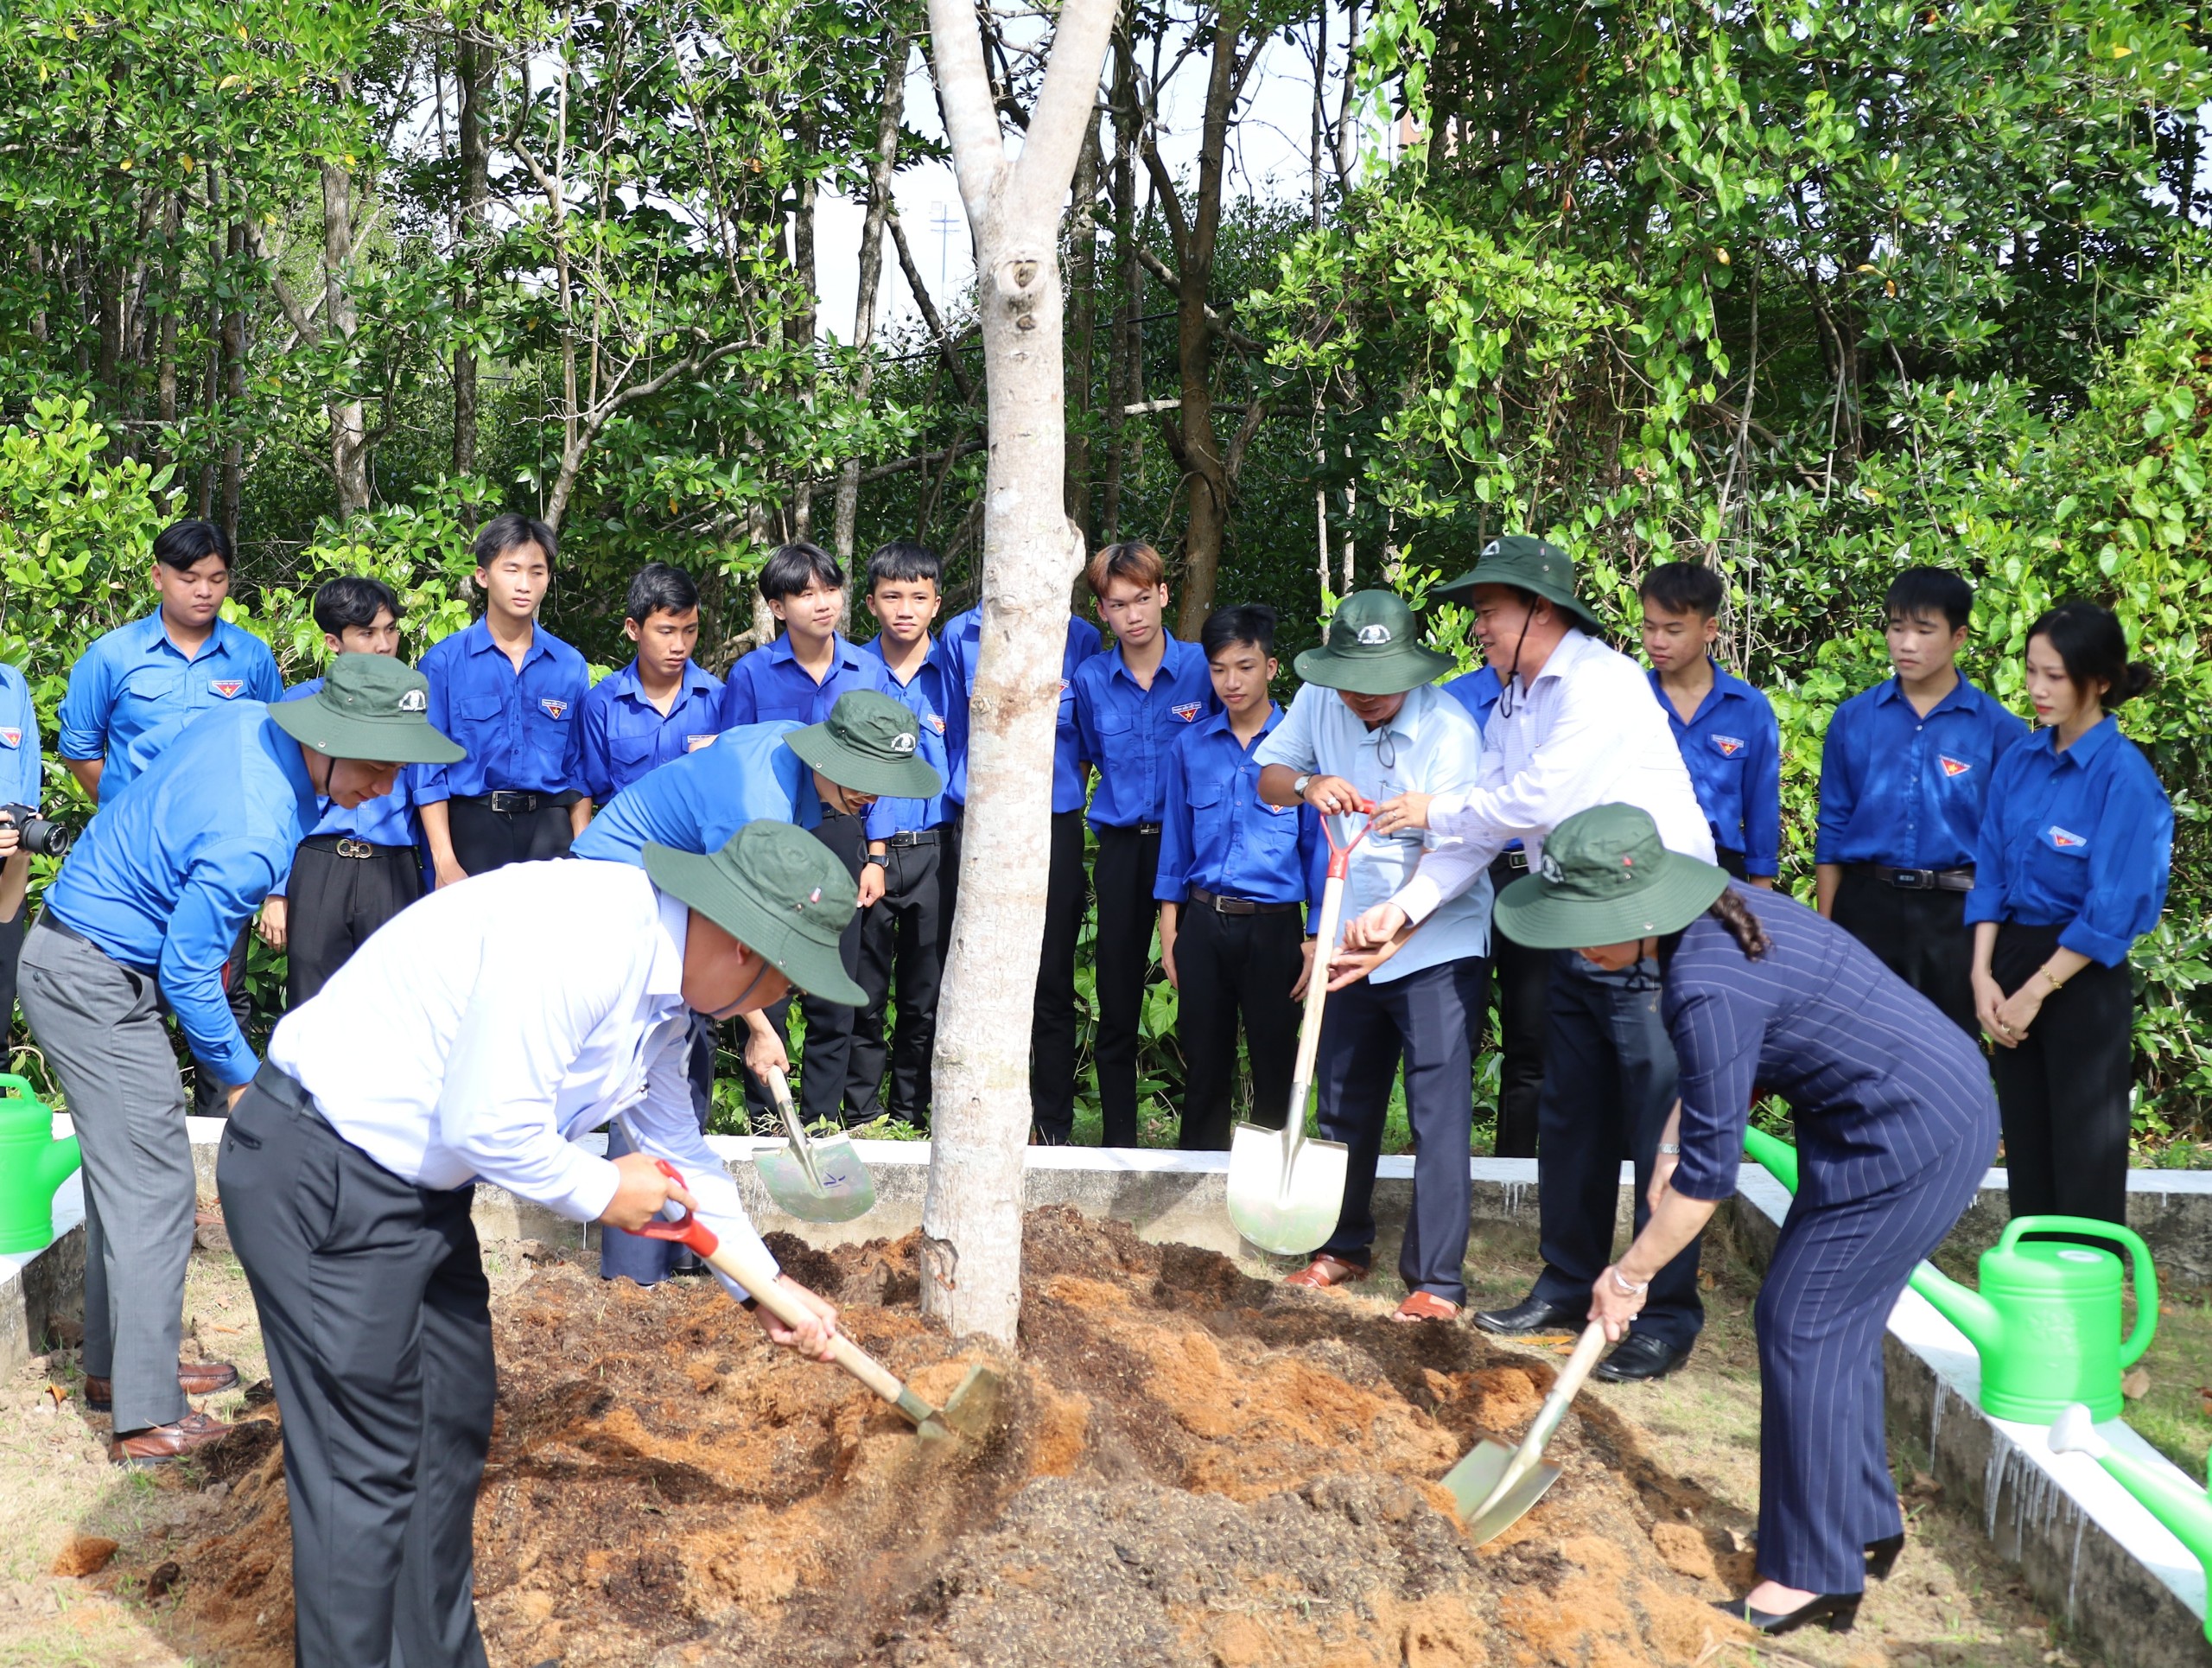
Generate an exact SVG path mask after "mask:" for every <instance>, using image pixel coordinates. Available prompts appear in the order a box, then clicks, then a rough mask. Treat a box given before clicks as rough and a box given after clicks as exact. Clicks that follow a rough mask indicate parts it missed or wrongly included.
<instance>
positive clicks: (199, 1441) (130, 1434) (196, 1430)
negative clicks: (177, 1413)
mask: <svg viewBox="0 0 2212 1668" xmlns="http://www.w3.org/2000/svg"><path fill="white" fill-rule="evenodd" d="M230 1434H231V1427H230V1426H228V1425H226V1424H225V1423H223V1422H222V1421H221V1420H220V1419H211V1418H209V1417H207V1415H206V1414H204V1413H188V1414H186V1415H185V1416H184V1417H182V1418H181V1419H179V1420H178V1421H177V1422H176V1423H175V1424H173V1425H155V1426H154V1427H152V1428H151V1429H147V1430H129V1431H124V1432H123V1433H122V1434H121V1435H119V1436H116V1437H115V1438H114V1439H113V1440H112V1441H111V1442H109V1443H108V1445H107V1457H108V1458H109V1460H110V1461H112V1462H113V1463H114V1464H117V1465H167V1464H168V1462H169V1461H171V1460H174V1459H176V1458H178V1457H179V1456H181V1455H186V1454H189V1453H191V1452H192V1451H193V1450H194V1448H205V1447H207V1444H208V1443H210V1442H220V1441H222V1439H223V1438H224V1437H226V1436H229V1435H230Z"/></svg>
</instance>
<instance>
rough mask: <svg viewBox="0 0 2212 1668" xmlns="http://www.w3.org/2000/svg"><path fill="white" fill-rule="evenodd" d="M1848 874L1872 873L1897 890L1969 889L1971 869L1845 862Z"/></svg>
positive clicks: (1970, 885)
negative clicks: (1921, 867)
mask: <svg viewBox="0 0 2212 1668" xmlns="http://www.w3.org/2000/svg"><path fill="white" fill-rule="evenodd" d="M1843 868H1844V873H1846V874H1847V875H1872V876H1873V877H1874V878H1875V879H1876V880H1878V881H1879V882H1882V883H1883V884H1884V885H1885V886H1894V887H1895V888H1897V890H1898V891H1900V892H1971V891H1973V890H1974V870H1973V869H1891V867H1890V866H1889V865H1888V864H1886V863H1846V864H1845V865H1844V866H1843Z"/></svg>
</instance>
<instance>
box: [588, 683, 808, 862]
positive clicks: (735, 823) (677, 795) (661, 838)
mask: <svg viewBox="0 0 2212 1668" xmlns="http://www.w3.org/2000/svg"><path fill="white" fill-rule="evenodd" d="M801 728H803V726H801V725H799V724H796V723H792V722H791V720H790V719H788V718H783V719H778V720H776V721H775V722H774V723H766V724H742V725H740V726H739V727H738V728H737V729H726V730H724V731H723V732H722V733H721V735H717V736H715V739H714V740H713V741H711V742H709V743H708V744H707V745H706V746H704V747H702V748H700V749H699V750H698V751H697V752H696V753H687V754H683V757H682V758H679V759H671V760H670V761H668V762H667V763H666V764H664V765H662V766H660V767H658V769H654V770H649V771H647V772H646V773H645V774H644V775H643V776H640V777H639V779H638V780H636V781H634V782H632V783H631V784H630V786H627V787H626V788H624V789H623V790H622V792H621V793H618V794H616V795H615V796H614V802H613V804H612V805H608V806H607V809H606V810H604V811H602V812H599V813H598V814H596V815H595V816H594V817H593V818H592V819H591V824H590V825H589V826H588V827H587V828H586V829H585V830H584V831H583V832H582V833H581V834H579V835H577V836H576V841H575V844H574V845H572V846H570V847H569V850H570V852H571V853H573V854H574V855H575V856H579V857H595V858H598V859H599V860H600V861H601V862H603V863H638V864H642V863H644V862H645V846H646V844H647V843H648V842H650V843H652V844H655V845H665V846H670V847H672V848H674V849H675V850H678V851H696V852H701V853H704V852H709V851H719V850H721V849H722V847H724V846H725V845H727V844H729V837H730V836H731V835H733V834H734V833H736V832H737V831H738V830H739V829H741V828H742V827H744V826H745V825H746V824H747V823H752V822H759V821H761V820H762V819H763V818H766V819H767V820H769V821H772V822H779V823H796V824H798V826H799V827H801V828H814V827H817V826H818V825H819V824H820V823H821V821H822V798H821V796H820V795H819V794H817V793H816V792H815V791H814V774H813V772H812V771H810V769H809V768H808V767H807V764H806V761H804V759H802V758H800V757H799V756H798V754H796V753H793V752H792V751H791V749H790V748H787V747H785V745H784V737H785V736H786V735H790V734H791V732H792V731H793V730H795V729H801Z"/></svg>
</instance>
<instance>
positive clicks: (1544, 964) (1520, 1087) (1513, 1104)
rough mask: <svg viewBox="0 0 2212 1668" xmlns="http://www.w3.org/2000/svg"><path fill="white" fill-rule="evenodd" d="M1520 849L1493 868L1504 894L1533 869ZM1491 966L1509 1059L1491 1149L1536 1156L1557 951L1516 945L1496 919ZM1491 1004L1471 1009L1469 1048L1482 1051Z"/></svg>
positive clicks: (1502, 1047) (1503, 1064)
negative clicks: (1554, 953) (1518, 861)
mask: <svg viewBox="0 0 2212 1668" xmlns="http://www.w3.org/2000/svg"><path fill="white" fill-rule="evenodd" d="M1520 855H1521V854H1519V853H1517V852H1510V853H1509V852H1501V853H1499V854H1498V856H1497V861H1495V862H1494V863H1491V866H1490V883H1491V889H1492V890H1493V891H1496V892H1503V890H1504V889H1505V888H1507V887H1509V886H1510V885H1511V884H1512V883H1513V882H1515V881H1517V880H1519V879H1520V878H1521V877H1522V875H1525V874H1527V873H1528V872H1529V870H1528V867H1527V863H1526V860H1525V859H1524V860H1523V861H1522V863H1521V864H1520V865H1519V866H1518V867H1516V865H1515V863H1514V862H1513V859H1514V857H1516V856H1520ZM1490 965H1491V972H1492V975H1493V976H1494V977H1495V978H1496V981H1497V1043H1498V1048H1499V1051H1500V1052H1501V1053H1502V1054H1503V1056H1504V1058H1503V1060H1500V1061H1499V1063H1498V1072H1497V1137H1496V1139H1495V1140H1494V1141H1493V1142H1492V1143H1491V1155H1492V1156H1494V1157H1497V1158H1534V1157H1535V1156H1536V1130H1537V1107H1538V1105H1539V1104H1540V1103H1541V1101H1542V1099H1543V1093H1544V1028H1545V1026H1546V1024H1547V1019H1546V1001H1547V996H1546V993H1547V992H1548V990H1550V988H1551V979H1552V952H1550V951H1548V950H1531V949H1530V948H1529V946H1528V945H1525V944H1516V943H1515V942H1514V941H1513V940H1512V939H1509V938H1507V937H1506V936H1505V934H1504V933H1503V932H1501V931H1499V929H1498V925H1497V918H1496V917H1495V916H1492V917H1491V925H1490ZM1490 1015H1491V1004H1490V1003H1488V1002H1480V1003H1476V1004H1475V1006H1474V1007H1473V1008H1472V1009H1471V1010H1470V1011H1469V1014H1468V1017H1469V1019H1470V1020H1471V1022H1472V1026H1471V1035H1469V1037H1468V1039H1467V1043H1468V1047H1469V1049H1470V1050H1471V1052H1473V1053H1477V1054H1479V1053H1480V1052H1481V1050H1482V1044H1483V1038H1484V1035H1486V1034H1487V1033H1488V1032H1489V1031H1490V1029H1491V1024H1490Z"/></svg>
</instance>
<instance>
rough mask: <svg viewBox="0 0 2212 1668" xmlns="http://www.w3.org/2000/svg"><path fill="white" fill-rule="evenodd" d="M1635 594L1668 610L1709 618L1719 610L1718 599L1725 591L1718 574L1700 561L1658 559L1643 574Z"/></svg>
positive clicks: (1671, 612) (1673, 612) (1669, 611)
mask: <svg viewBox="0 0 2212 1668" xmlns="http://www.w3.org/2000/svg"><path fill="white" fill-rule="evenodd" d="M1637 595H1640V596H1642V597H1643V600H1644V601H1645V602H1652V603H1656V604H1657V605H1658V606H1659V607H1660V608H1664V609H1665V610H1666V611H1667V612H1668V613H1669V614H1695V615H1696V616H1697V617H1698V618H1699V619H1700V620H1710V619H1712V618H1713V616H1714V615H1716V614H1719V612H1720V599H1721V598H1722V596H1723V595H1726V592H1725V590H1724V589H1723V588H1722V586H1721V583H1720V576H1719V574H1717V573H1715V572H1713V570H1712V569H1710V568H1708V567H1707V566H1706V565H1705V563H1702V562H1662V563H1660V564H1659V565H1658V566H1657V567H1656V568H1654V569H1652V570H1651V571H1650V572H1649V573H1647V574H1645V575H1644V576H1643V584H1641V585H1639V586H1638V587H1637Z"/></svg>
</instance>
